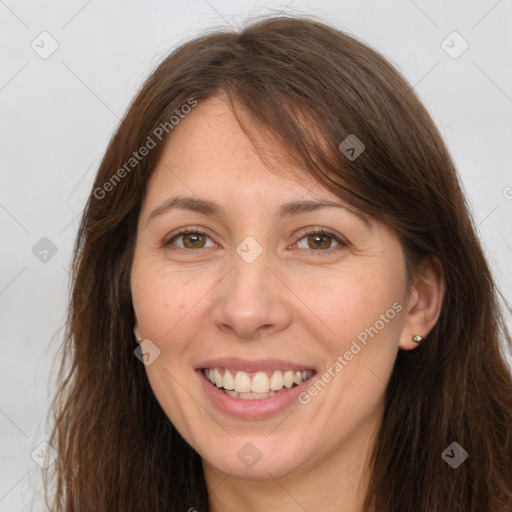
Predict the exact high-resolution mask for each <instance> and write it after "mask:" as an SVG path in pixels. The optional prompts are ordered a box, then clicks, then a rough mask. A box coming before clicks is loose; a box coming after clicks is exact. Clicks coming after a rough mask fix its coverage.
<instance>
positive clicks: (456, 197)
mask: <svg viewBox="0 0 512 512" xmlns="http://www.w3.org/2000/svg"><path fill="white" fill-rule="evenodd" d="M219 94H223V95H225V96H226V97H227V98H228V99H229V101H230V102H231V105H232V107H233V109H234V111H235V113H237V114H238V117H239V120H240V123H241V126H242V127H243V128H244V130H245V131H246V133H247V134H248V135H249V136H250V137H251V140H253V142H254V144H255V147H259V146H261V147H260V148H259V149H261V150H262V151H263V150H264V144H261V141H262V140H263V141H264V140H265V137H261V135H262V134H263V135H269V136H271V137H272V138H273V140H277V141H279V143H280V144H281V147H282V150H283V154H285V155H286V156H287V157H289V158H290V159H292V160H293V161H294V162H296V163H299V164H300V165H301V167H302V168H303V169H304V171H305V172H308V173H310V174H311V175H312V176H314V177H315V179H317V180H318V182H319V183H320V184H322V185H323V186H325V187H327V188H328V189H329V190H330V191H332V192H333V193H335V194H336V195H338V196H339V197H340V198H342V199H343V200H345V201H347V202H349V203H350V204H352V205H353V206H354V207H356V208H358V209H359V210H361V211H363V212H365V213H367V214H369V215H371V216H374V217H376V218H379V219H382V220H384V221H385V222H387V223H388V224H389V225H390V226H392V227H393V228H394V229H395V231H396V233H397V234H398V235H399V236H400V239H401V242H402V245H403V249H404V254H405V257H406V262H407V269H408V272H409V276H411V275H412V274H413V272H414V270H415V268H416V265H417V264H418V263H419V262H420V261H421V260H422V259H423V258H427V257H431V258H434V259H436V260H437V261H438V262H439V264H440V265H441V266H442V271H443V274H444V279H445V286H446V293H445V296H444V301H443V305H442V311H441V314H440V317H439V320H438V322H437V323H436V325H435V327H434V328H433V329H432V330H431V332H430V333H429V334H428V336H427V338H426V340H425V341H424V342H423V344H422V345H420V347H419V348H417V349H415V350H411V351H399V353H398V356H397V359H396V363H395V366H394V370H393V373H392V376H391V379H390V382H389V384H388V386H387V390H386V396H385V400H386V403H385V413H384V418H383V423H382V426H381V429H380V433H379V436H378V439H377V443H376V447H375V450H374V452H373V454H372V459H371V460H372V476H371V481H370V487H369V491H368V495H367V499H366V503H365V510H373V509H375V510H378V511H379V512H396V511H397V510H403V511H410V510H417V511H418V512H421V511H424V512H427V511H428V512H434V511H440V512H446V511H448V510H450V511H451V512H510V510H512V378H511V375H510V370H509V368H508V367H507V364H506V359H505V347H510V346H511V345H512V341H511V338H510V334H509V333H508V332H507V329H506V326H505V323H504V319H503V315H502V313H501V311H500V302H499V292H498V290H497V288H496V286H495V284H494V281H493V277H492V275H491V272H490V270H489V267H488V264H487V262H486V260H485V257H484V254H483V250H482V247H481V245H480V242H479V240H478V238H477V236H476V234H475V228H474V222H473V220H472V218H471V215H470V213H469V210H468V206H467V203H466V200H465V198H464V196H463V193H462V191H461V186H460V184H459V179H458V176H457V173H456V170H455V168H454V165H453V163H452V160H451V158H450V156H449V154H448V151H447V149H446V147H445V145H444V143H443V141H442V140H441V138H440V136H439V133H438V131H437V129H436V128H435V126H434V123H433V121H432V120H431V118H430V116H429V115H428V113H427V111H426V110H425V108H424V107H423V106H422V104H421V103H420V101H419V100H418V98H417V97H416V95H415V94H414V91H413V90H412V88H411V87H410V85H409V84H408V83H407V82H406V81H405V80H404V78H403V77H402V76H401V75H400V74H399V73H398V72H397V71H396V70H395V69H394V68H393V67H392V66H391V65H390V64H389V63H388V62H387V61H386V60H385V59H384V58H383V57H382V56H381V55H379V54H378V53H377V52H375V51H374V50H372V49H371V48H369V47H368V46H366V45H365V44H363V43H361V42H359V41H358V40H357V39H355V38H353V37H351V36H349V35H347V34H345V33H343V32H341V31H339V30H337V29H335V28H332V27H330V26H328V25H325V24H323V23H321V22H318V21H312V20H310V19H309V20H308V19H302V18H292V17H286V16H277V17H273V18H266V19H263V20H258V21H256V22H253V23H252V24H250V25H248V26H247V27H246V28H244V29H243V30H241V31H240V32H235V31H215V32H212V33H209V34H206V35H204V36H201V37H198V38H196V39H194V40H192V41H190V42H188V43H186V44H184V45H182V46H180V47H179V48H178V49H176V50H175V51H173V52H172V53H171V54H170V55H169V56H168V57H167V58H165V59H164V60H163V62H162V63H161V64H160V65H159V66H158V67H157V69H156V70H155V71H154V72H153V73H152V74H151V76H150V77H149V78H148V79H147V81H146V82H145V84H144V85H143V86H142V88H141V90H140V91H139V93H138V94H137V96H136V98H135V99H134V101H133V103H132V104H131V106H130V107H129V109H128V111H127V113H126V115H125V116H124V118H123V120H122V121H121V123H120V125H119V127H118V128H117V131H116V133H115V134H114V136H113V138H112V140H111V142H110V144H109V146H108V149H107V151H106V153H105V156H104V158H103V161H102V163H101V165H100V168H99V170H98V173H97V176H96V180H95V183H94V186H93V190H92V191H91V195H90V197H89V200H88V203H87V206H86V209H85V212H84V215H83V217H82V221H81V225H80V229H79V233H78V237H77V239H76V245H75V253H74V259H73V265H72V281H71V282H72V294H71V301H70V306H69V313H68V321H67V332H66V340H65V344H64V349H63V360H62V366H61V372H60V377H59V379H60V387H59V392H58V394H57V397H56V400H55V404H54V417H53V420H54V425H55V426H54V430H53V434H52V438H51V440H50V442H51V443H52V444H53V445H54V446H55V447H56V449H57V451H58V453H59V456H58V459H57V461H56V463H55V464H54V468H55V475H54V476H55V477H56V478H55V480H54V481H55V484H56V485H55V487H54V488H53V489H52V491H51V492H50V491H49V493H48V494H49V495H50V494H51V496H49V498H48V499H49V503H50V506H51V507H52V509H53V510H56V511H67V512H71V511H77V512H88V511H94V512H102V511H105V512H106V511H109V512H110V511H114V510H119V511H123V512H130V511H137V512H141V511H151V512H156V511H164V510H165V511H178V510H180V511H181V510H188V509H190V508H195V509H196V510H197V511H198V512H206V511H207V510H208V496H207V491H206V486H205V481H204V477H203V472H202V466H201V459H200V457H199V455H198V454H197V453H196V452H195V451H194V450H193V449H192V448H191V447H190V446H189V445H188V444H187V443H186V442H185V441H184V440H183V439H182V437H181V436H180V434H179V433H178V432H177V431H176V429H175V428H174V426H173V425H172V423H171V422H170V421H169V419H168V418H167V417H166V415H165V414H164V412H163V411H162V409H161V407H160V406H159V404H158V403H157V401H156V399H155V397H154V395H153V393H152V391H151V389H150V386H149V384H148V380H147V377H146V374H145V370H144V366H143V365H142V364H141V362H140V361H139V360H138V359H137V358H136V357H135V356H134V349H135V348H136V346H137V345H136V342H135V340H134V337H133V333H132V328H133V324H134V316H133V308H132V303H131V294H130V279H129V277H130V267H131V261H132V255H133V249H134V243H135V233H136V224H137V219H138V215H139V210H140V206H141V202H142V200H143V197H144V194H145V188H146V184H147V181H148V179H149V177H150V175H151V173H152V171H153V170H154V169H155V166H156V164H157V162H158V159H159V157H160V154H161V150H162V147H163V145H164V142H165V140H166V138H167V137H168V136H172V129H174V128H173V127H172V126H171V124H170V123H169V120H170V119H171V117H172V116H173V115H177V113H176V111H177V110H178V111H179V112H183V110H180V109H182V107H183V106H184V105H186V104H189V105H190V104H191V100H192V101H197V102H201V101H204V100H205V99H207V98H209V97H212V96H215V95H219ZM179 112H178V113H179ZM244 120H249V122H244ZM163 123H167V125H164V126H165V127H166V130H164V132H162V129H160V131H155V130H157V128H158V127H161V126H162V125H163ZM256 127H257V129H256ZM176 129H179V127H177V128H176ZM256 132H257V133H258V134H259V135H260V137H256V136H255V133H256ZM155 133H159V134H160V135H161V137H157V136H156V135H155ZM349 135H355V136H356V137H357V138H358V139H359V140H360V141H362V142H363V144H364V146H365V149H364V152H363V153H362V154H361V155H360V156H359V157H358V158H356V159H349V158H347V155H346V154H343V152H342V151H340V149H339V148H338V146H339V145H340V143H341V142H342V141H344V140H345V139H346V138H347V137H348V136H349ZM148 137H151V138H152V140H153V142H155V147H153V148H151V150H150V151H149V152H148V153H147V155H146V156H145V157H144V158H141V159H140V161H137V163H136V164H134V162H133V161H130V158H132V157H133V152H134V151H137V150H138V149H139V148H141V147H142V146H144V145H149V143H148ZM127 162H131V163H130V164H129V166H127ZM132 164H134V165H133V166H132ZM123 166H124V169H125V172H124V173H123V172H118V170H119V169H122V168H123ZM114 175H116V176H117V177H115V176H114ZM107 183H110V185H106V184H107ZM452 442H457V443H458V444H459V445H460V446H462V448H463V449H464V450H465V451H466V452H467V453H468V455H469V457H468V458H467V460H466V461H465V462H464V463H462V464H461V465H460V466H459V467H458V468H456V469H453V468H452V467H450V465H449V464H447V463H446V462H445V460H443V458H442V456H441V455H442V453H443V451H444V450H445V449H446V448H447V447H448V446H449V445H450V444H451V443H452Z"/></svg>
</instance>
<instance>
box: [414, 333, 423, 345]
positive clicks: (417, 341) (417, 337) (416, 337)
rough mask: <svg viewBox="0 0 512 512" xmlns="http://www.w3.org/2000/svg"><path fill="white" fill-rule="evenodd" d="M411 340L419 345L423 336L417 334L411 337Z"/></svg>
mask: <svg viewBox="0 0 512 512" xmlns="http://www.w3.org/2000/svg"><path fill="white" fill-rule="evenodd" d="M412 340H413V341H415V342H416V343H417V344H418V345H419V344H420V343H421V342H422V341H423V336H420V335H419V334H415V335H414V336H413V337H412Z"/></svg>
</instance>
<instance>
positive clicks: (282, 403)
mask: <svg viewBox="0 0 512 512" xmlns="http://www.w3.org/2000/svg"><path fill="white" fill-rule="evenodd" d="M196 373H197V375H198V377H199V380H200V381H201V383H202V385H203V387H204V390H205V392H206V394H207V395H208V397H209V398H210V399H211V401H212V402H213V404H214V405H215V406H216V407H217V408H218V409H220V410H221V411H222V412H223V413H225V414H229V415H231V416H236V417H238V418H244V419H251V420H259V419H264V418H268V417H269V416H273V415H274V414H277V413H279V412H281V411H284V410H285V409H287V408H288V407H290V406H291V405H292V404H293V403H294V402H297V401H298V396H299V394H300V393H301V392H302V391H304V389H305V388H306V387H307V386H309V385H310V383H311V379H312V377H314V375H315V374H313V375H312V376H311V377H310V378H309V379H307V380H305V381H304V382H302V383H301V384H299V385H298V386H295V387H294V388H290V389H289V390H287V391H281V392H280V393H278V394H277V395H274V396H269V397H268V398H256V399H254V400H244V399H243V398H233V397H232V396H229V395H228V394H227V393H224V391H222V390H221V389H220V388H218V387H217V386H214V385H213V384H212V383H211V382H210V381H209V380H207V378H206V376H205V374H204V373H203V370H196Z"/></svg>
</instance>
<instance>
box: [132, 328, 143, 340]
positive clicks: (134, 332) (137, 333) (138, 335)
mask: <svg viewBox="0 0 512 512" xmlns="http://www.w3.org/2000/svg"><path fill="white" fill-rule="evenodd" d="M133 334H135V339H136V340H137V343H140V342H141V341H142V338H141V336H140V334H139V331H138V330H137V327H135V328H134V329H133Z"/></svg>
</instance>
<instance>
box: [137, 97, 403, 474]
mask: <svg viewBox="0 0 512 512" xmlns="http://www.w3.org/2000/svg"><path fill="white" fill-rule="evenodd" d="M268 149H269V151H270V150H275V151H278V149H276V148H272V146H268ZM280 165H281V167H280V171H282V172H280V173H279V174H277V173H275V172H271V171H270V170H269V169H268V168H267V167H266V166H265V165H264V163H263V162H262V160H261V159H260V157H259V156H258V154H257V153H256V152H255V150H254V148H253V146H252V145H251V143H250V141H249V140H248V139H247V137H246V136H245V135H244V133H243V131H242V130H241V128H240V127H239V125H238V123H237V121H236V119H235V117H234V115H233V114H232V112H231V111H230V109H229V107H228V105H227V103H225V102H224V101H222V99H219V98H215V99H209V100H207V101H204V102H203V103H199V105H198V106H197V107H196V108H195V109H194V110H193V111H192V112H191V113H190V114H188V115H187V116H186V117H185V118H184V119H182V120H181V121H180V124H179V125H178V126H177V127H175V129H174V131H173V132H172V136H171V137H170V139H169V140H168V141H167V143H166V146H165V149H164V153H163V155H162V158H161V161H160V163H159V165H158V167H157V168H156V169H155V171H154V173H153V175H152V177H151V179H150V181H149V184H148V188H147V193H146V197H145V199H144V203H143V207H142V209H141V213H140V217H139V224H138V230H137V241H136V248H135V254H134V260H133V266H132V273H131V286H132V296H133V306H134V310H135V315H136V319H137V324H136V330H137V333H139V334H140V337H141V338H142V339H143V340H144V341H143V352H144V350H146V351H149V353H150V354H153V355H150V356H148V357H149V358H148V360H147V363H148V364H147V366H146V371H147V375H148V378H149V381H150V384H151V387H152V389H153V391H154V393H155V396H156V398H157V400H158V401H159V403H160V405H161V407H162V409H163V410H164V411H165V413H166V415H167V416H168V417H169V419H170V421H171V422H172V423H173V424H174V426H175V427H176V428H177V429H178V431H179V432H180V433H181V435H182V436H183V437H184V438H185V440H186V441H187V442H188V443H189V444H190V445H191V446H193V447H194V448H195V450H196V451H197V452H198V453H199V454H200V455H201V457H202V458H203V463H204V464H205V465H207V467H210V468H214V469H215V470H217V471H221V472H225V473H231V474H232V475H233V476H237V475H238V476H240V477H246V478H254V479H259V478H261V479H262V478H266V477H267V476H268V473H271V474H272V475H273V476H274V477H276V478H278V477H280V476H284V475H288V474H291V473H293V472H295V471H308V469H310V468H312V467H313V466H319V465H321V464H322V463H325V461H326V460H328V459H330V458H332V457H333V456H335V455H336V454H339V453H342V452H343V451H344V450H345V449H346V447H347V446H348V445H350V443H353V442H355V440H356V439H357V437H358V436H360V435H361V433H362V432H368V431H369V430H370V429H374V428H376V427H377V426H378V425H379V423H380V421H381V416H382V410H383V403H384V390H385V385H386V383H387V381H388V380H389V377H390V374H391V371H392V368H393V364H394V361H395V358H396V353H397V350H398V348H399V346H400V343H402V342H403V339H404V336H405V333H404V330H405V329H404V325H405V321H404V319H405V317H406V315H405V310H406V309H407V307H406V304H405V303H406V300H407V291H406V274H405V265H404V258H403V252H402V248H401V245H400V243H399V241H398V238H397V237H396V235H395V234H394V233H393V232H392V231H391V230H390V229H389V228H388V227H387V226H386V225H385V224H383V223H381V222H379V221H377V220H375V219H365V218H361V217H360V216H359V215H358V214H357V213H356V212H354V211H352V210H350V209H349V208H348V206H347V205H346V204H344V203H343V202H341V201H340V200H339V199H338V198H337V197H336V196H335V195H334V194H332V193H331V192H330V191H328V190H326V189H324V188H322V187H321V186H320V185H318V184H317V183H315V181H314V179H313V178H311V177H310V176H309V175H307V174H306V173H305V172H304V171H301V170H300V169H297V168H294V167H292V165H291V164H280ZM178 198H181V199H179V200H178ZM186 198H188V199H186ZM328 203H331V204H328ZM205 369H207V371H205ZM209 378H211V379H213V381H214V382H215V384H214V383H212V382H210V380H208V379H209ZM219 386H220V387H219ZM225 388H226V391H227V392H226V391H224V389H225ZM258 459H259V460H258ZM254 461H256V463H255V462H254Z"/></svg>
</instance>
